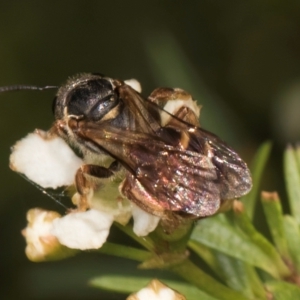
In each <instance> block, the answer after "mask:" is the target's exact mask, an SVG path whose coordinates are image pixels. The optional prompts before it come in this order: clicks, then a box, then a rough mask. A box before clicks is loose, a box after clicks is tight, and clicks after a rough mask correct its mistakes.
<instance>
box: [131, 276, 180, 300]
mask: <svg viewBox="0 0 300 300" xmlns="http://www.w3.org/2000/svg"><path fill="white" fill-rule="evenodd" d="M148 299H151V300H185V297H184V296H182V295H181V294H179V293H178V292H175V291H174V290H172V289H170V288H169V287H168V286H166V285H164V284H163V283H161V282H160V281H159V280H157V279H153V280H152V281H151V282H150V283H149V284H148V286H147V287H145V288H143V289H141V290H140V291H138V292H137V293H136V294H132V295H130V296H129V297H128V298H127V300H148Z"/></svg>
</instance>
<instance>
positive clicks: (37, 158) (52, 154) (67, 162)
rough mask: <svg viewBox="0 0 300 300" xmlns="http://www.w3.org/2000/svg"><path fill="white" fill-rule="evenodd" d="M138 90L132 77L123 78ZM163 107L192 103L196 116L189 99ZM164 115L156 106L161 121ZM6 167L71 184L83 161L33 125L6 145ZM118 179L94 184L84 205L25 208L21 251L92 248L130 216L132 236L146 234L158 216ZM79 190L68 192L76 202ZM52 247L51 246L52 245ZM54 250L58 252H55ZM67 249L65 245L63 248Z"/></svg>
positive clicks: (38, 254) (46, 184) (39, 255)
mask: <svg viewBox="0 0 300 300" xmlns="http://www.w3.org/2000/svg"><path fill="white" fill-rule="evenodd" d="M126 83H127V84H130V85H131V86H132V87H133V88H135V89H136V90H138V91H139V92H140V86H139V83H138V82H137V81H134V80H131V81H126ZM171 102H172V103H167V104H166V106H165V110H167V111H168V112H170V113H173V112H174V111H176V110H177V109H178V107H181V106H182V105H183V102H184V104H185V105H186V106H188V107H190V108H192V109H193V110H194V111H195V115H197V117H199V113H200V108H199V107H198V106H197V105H196V103H195V102H194V101H192V99H190V100H181V99H176V100H172V101H171ZM168 117H169V116H168V115H167V114H166V113H165V112H162V123H165V122H166V120H165V119H166V118H168ZM12 149H13V150H12V154H11V156H10V167H11V168H12V169H13V170H14V171H16V172H19V173H22V174H24V175H25V176H26V177H27V178H28V179H29V180H31V181H33V182H34V183H36V184H37V185H39V186H40V187H41V188H43V189H47V188H53V189H56V188H58V187H70V186H72V185H74V178H75V174H76V172H77V170H78V168H80V166H81V165H83V164H84V163H85V161H84V160H83V159H81V158H79V157H78V156H76V154H75V153H74V152H73V150H72V149H71V148H70V147H69V145H68V144H67V143H66V142H65V141H64V140H63V139H62V138H60V137H59V136H55V135H53V134H51V136H50V135H49V134H48V133H47V132H44V131H42V130H36V131H35V132H34V133H30V134H28V135H27V136H26V137H25V138H23V139H22V140H20V141H18V142H17V143H16V144H15V146H14V147H13V148H12ZM121 181H122V179H120V178H116V179H112V180H110V181H109V182H108V183H107V185H105V186H103V187H101V188H100V189H99V190H93V191H92V192H91V194H90V195H89V197H88V207H89V210H87V211H76V210H75V211H73V212H70V213H68V214H67V215H65V216H61V215H59V214H57V213H55V212H50V211H45V210H42V209H33V210H30V211H29V212H28V216H27V219H28V222H29V223H28V227H27V228H26V229H24V230H23V235H24V236H25V238H26V240H27V248H26V254H27V256H28V258H29V259H31V260H32V261H40V260H43V258H44V259H48V257H50V256H51V259H54V258H55V257H56V258H57V259H60V258H62V257H64V256H66V255H67V254H72V253H73V252H74V251H69V250H70V249H74V250H87V249H98V248H100V247H101V246H102V245H103V244H104V243H105V241H106V239H107V237H108V235H109V230H110V227H111V225H112V224H113V222H118V223H120V224H122V225H126V224H127V223H128V222H129V220H130V219H131V218H133V231H134V233H135V234H136V235H137V236H146V235H148V234H149V233H150V232H152V231H153V230H155V228H156V226H157V225H158V223H159V221H160V218H159V217H157V216H154V215H151V214H149V213H147V212H145V211H144V210H142V209H141V208H139V207H138V206H136V205H135V204H133V203H132V202H130V201H129V200H128V199H127V198H125V197H124V196H123V195H121V194H120V193H119V189H118V187H119V185H120V183H121ZM79 198H80V195H79V194H78V193H75V194H74V195H73V197H72V201H73V203H74V204H75V205H76V204H77V203H78V201H79ZM53 249H55V251H54V250H53ZM58 249H59V250H62V252H63V253H64V254H62V252H60V253H59V255H56V256H55V255H54V254H55V253H56V254H57V253H58V252H59V251H58ZM66 249H68V251H66Z"/></svg>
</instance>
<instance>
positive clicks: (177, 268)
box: [170, 259, 248, 300]
mask: <svg viewBox="0 0 300 300" xmlns="http://www.w3.org/2000/svg"><path fill="white" fill-rule="evenodd" d="M170 270H171V271H173V272H174V273H176V274H177V275H179V276H181V277H182V278H183V279H185V280H186V281H188V282H190V283H192V284H194V285H195V286H197V287H198V288H199V289H201V290H202V291H204V292H206V293H207V294H209V295H211V296H213V297H215V298H217V299H220V300H235V299H236V300H246V299H248V298H246V297H245V296H243V294H242V293H240V292H238V291H235V290H233V289H230V288H228V287H227V286H225V285H223V284H221V283H219V282H218V281H217V280H215V279H214V278H212V277H211V276H209V275H208V274H206V273H205V272H203V271H202V270H201V269H199V268H198V267H197V266H196V265H195V264H194V263H192V262H191V261H190V260H188V259H187V260H185V261H183V262H182V263H180V264H177V265H174V266H171V267H170Z"/></svg>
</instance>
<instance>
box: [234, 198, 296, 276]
mask: <svg viewBox="0 0 300 300" xmlns="http://www.w3.org/2000/svg"><path fill="white" fill-rule="evenodd" d="M229 214H230V212H229ZM233 216H234V220H235V222H236V224H237V225H238V226H239V228H240V229H241V230H242V231H243V232H244V233H245V234H246V235H247V236H248V237H249V238H250V239H251V240H252V243H253V244H255V245H256V246H258V247H259V248H260V249H261V250H262V251H263V252H264V253H265V254H266V255H267V256H268V257H269V259H270V260H271V261H272V262H273V265H274V266H276V269H277V271H278V274H279V276H280V277H281V278H285V277H287V276H289V275H290V270H289V269H288V267H287V266H286V264H285V263H284V261H283V260H282V258H281V256H280V255H279V253H278V252H277V250H276V249H275V248H274V246H273V245H272V244H271V243H270V242H269V241H268V240H267V239H266V238H265V237H264V236H263V235H262V234H261V233H260V232H258V231H257V230H256V229H255V227H254V225H253V224H252V223H251V221H250V219H249V218H248V216H247V214H246V213H245V212H244V210H243V206H242V203H241V202H236V205H235V210H234V214H233Z"/></svg>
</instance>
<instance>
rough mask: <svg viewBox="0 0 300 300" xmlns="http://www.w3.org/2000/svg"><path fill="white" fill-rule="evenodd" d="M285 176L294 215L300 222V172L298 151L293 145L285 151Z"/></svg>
mask: <svg viewBox="0 0 300 300" xmlns="http://www.w3.org/2000/svg"><path fill="white" fill-rule="evenodd" d="M284 177H285V182H286V188H287V193H288V196H289V203H290V207H291V212H292V215H293V216H294V218H295V219H296V220H297V223H298V224H300V205H299V203H300V172H299V168H298V162H297V156H296V151H295V150H294V149H293V148H292V147H291V146H288V147H287V149H286V150H285V152H284Z"/></svg>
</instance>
